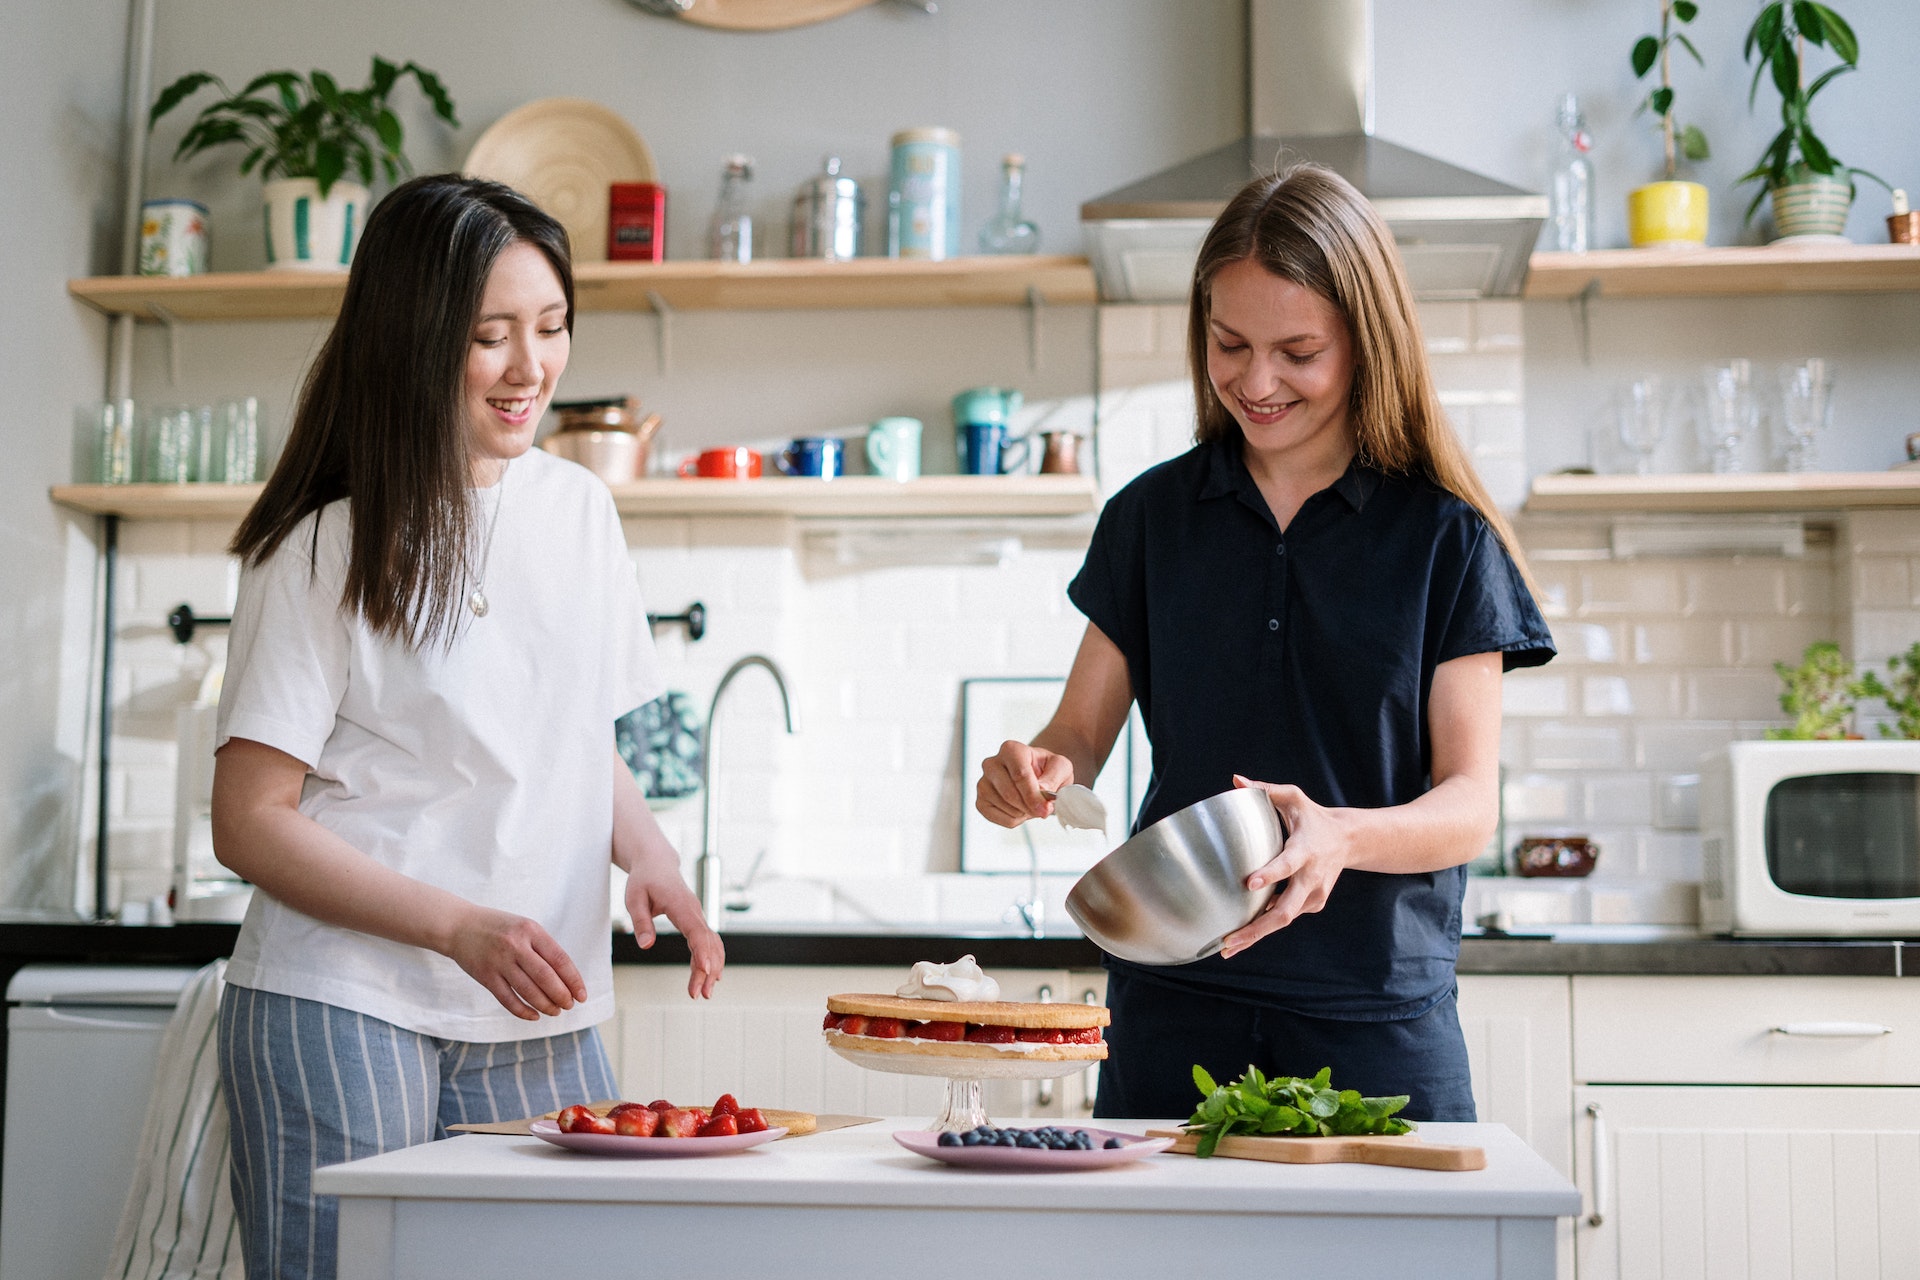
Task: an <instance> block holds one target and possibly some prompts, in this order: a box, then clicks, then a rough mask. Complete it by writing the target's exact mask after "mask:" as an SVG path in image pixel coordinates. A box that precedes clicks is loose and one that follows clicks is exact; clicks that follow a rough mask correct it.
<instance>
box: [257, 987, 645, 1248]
mask: <svg viewBox="0 0 1920 1280" xmlns="http://www.w3.org/2000/svg"><path fill="white" fill-rule="evenodd" d="M219 1054H220V1079H221V1083H222V1085H223V1086H224V1088H225V1092H226V1097H227V1111H228V1115H229V1117H230V1119H231V1122H232V1123H231V1128H232V1142H233V1177H232V1182H233V1205H234V1211H235V1213H236V1214H237V1216H238V1218H239V1221H240V1239H241V1244H242V1247H243V1249H244V1250H245V1254H246V1264H247V1276H248V1278H249V1280H333V1278H334V1273H335V1270H336V1262H337V1246H338V1239H337V1237H338V1229H339V1204H338V1202H337V1201H336V1200H335V1199H334V1198H333V1197H332V1196H324V1197H319V1198H316V1197H315V1196H314V1194H313V1171H314V1170H315V1169H318V1168H320V1167H322V1166H323V1165H330V1164H339V1163H341V1162H343V1161H347V1160H358V1159H360V1158H362V1157H364V1156H371V1155H377V1154H379V1153H380V1152H382V1151H393V1150H397V1149H398V1148H400V1147H410V1146H414V1145H416V1144H418V1143H422V1142H431V1141H433V1140H435V1139H437V1138H444V1137H446V1136H447V1126H448V1125H450V1124H469V1123H487V1122H491V1121H497V1120H512V1119H516V1118H518V1117H520V1116H537V1115H539V1114H541V1113H542V1112H546V1111H552V1110H554V1109H555V1108H557V1107H563V1106H567V1105H570V1104H572V1103H575V1102H592V1101H597V1100H599V1099H602V1098H611V1097H613V1096H614V1095H615V1093H616V1092H617V1090H616V1087H615V1085H614V1080H613V1070H612V1067H611V1066H610V1064H609V1063H608V1061H607V1054H606V1049H605V1048H604V1047H603V1046H602V1045H601V1043H600V1036H599V1033H598V1032H597V1031H595V1030H594V1029H593V1028H591V1027H588V1028H586V1029H584V1030H580V1031H573V1032H568V1033H567V1034H565V1035H558V1036H550V1037H547V1038H545V1039H538V1040H510V1041H505V1042H502V1043H498V1044H474V1043H468V1042H465V1041H459V1040H441V1039H437V1038H435V1037H433V1036H424V1035H420V1034H418V1033H417V1032H413V1031H407V1030H405V1029H404V1028H401V1027H396V1026H394V1025H393V1024H392V1023H390V1022H382V1021H381V1020H380V1019H378V1018H372V1017H368V1016H367V1015H366V1014H363V1013H356V1012H354V1011H352V1010H350V1009H341V1008H337V1007H335V1006H333V1005H327V1004H320V1003H318V1002H316V1001H313V1000H302V999H299V998H297V997H294V996H284V995H276V994H274V993H272V992H268V991H254V990H251V989H249V988H246V987H237V986H234V985H233V984H231V983H229V984H228V985H227V989H226V992H225V994H224V996H223V997H222V999H221V1003H220V1029H219Z"/></svg>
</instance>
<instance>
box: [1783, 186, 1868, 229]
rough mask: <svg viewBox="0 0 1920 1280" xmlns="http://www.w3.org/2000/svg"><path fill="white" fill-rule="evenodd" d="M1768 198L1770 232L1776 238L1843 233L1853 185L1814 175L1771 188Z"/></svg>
mask: <svg viewBox="0 0 1920 1280" xmlns="http://www.w3.org/2000/svg"><path fill="white" fill-rule="evenodd" d="M1772 196H1773V229H1774V230H1775V231H1776V232H1777V233H1779V238H1780V239H1783V240H1784V239H1786V238H1787V237H1789V236H1838V235H1843V234H1845V232H1846V229H1847V210H1848V209H1849V208H1850V207H1852V205H1853V184H1852V183H1851V182H1848V181H1847V180H1846V179H1845V178H1825V177H1818V176H1814V177H1810V178H1809V179H1808V180H1807V181H1805V182H1795V183H1791V184H1789V185H1787V186H1784V187H1775V188H1773V191H1772Z"/></svg>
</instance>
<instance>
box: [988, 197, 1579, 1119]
mask: <svg viewBox="0 0 1920 1280" xmlns="http://www.w3.org/2000/svg"><path fill="white" fill-rule="evenodd" d="M1188 345H1189V352H1190V358H1191V361H1192V371H1193V383H1194V401H1195V409H1196V417H1197V429H1196V431H1195V439H1196V443H1195V446H1194V448H1193V449H1192V450H1190V451H1189V452H1187V453H1185V454H1183V455H1181V456H1180V457H1178V458H1175V459H1173V460H1171V461H1169V462H1166V463H1163V464H1161V465H1159V466H1157V467H1154V468H1152V469H1151V470H1149V471H1147V472H1146V473H1145V474H1143V475H1141V476H1140V477H1139V478H1138V479H1136V480H1134V481H1133V482H1132V483H1131V484H1129V485H1128V486H1126V488H1124V489H1122V490H1121V491H1120V492H1119V493H1117V494H1115V495H1114V496H1113V498H1112V499H1111V500H1109V501H1108V503H1107V505H1106V509H1105V511H1104V512H1103V513H1102V514H1101V517H1100V522H1099V526H1098V527H1097V529H1096V530H1095V532H1094V535H1093V541H1092V545H1091V546H1090V547H1089V549H1088V551H1087V557H1086V562H1085V564H1084V565H1083V567H1082V568H1081V570H1080V573H1079V574H1078V576H1076V577H1075V579H1074V580H1073V582H1072V583H1071V584H1070V585H1069V587H1068V589H1067V593H1068V596H1069V598H1070V599H1071V600H1072V601H1073V603H1074V604H1075V605H1076V606H1077V607H1078V608H1079V609H1080V610H1081V611H1082V612H1083V613H1085V614H1086V615H1087V619H1088V626H1087V630H1086V634H1085V637H1084V638H1083V640H1082V642H1081V646H1080V651H1079V653H1078V655H1077V656H1076V657H1075V659H1074V663H1073V669H1072V671H1071V673H1070V674H1069V676H1068V678H1067V686H1066V690H1065V692H1064V693H1063V695H1062V697H1061V701H1060V706H1059V708H1058V710H1057V711H1056V712H1055V713H1054V716H1053V718H1052V720H1051V721H1050V722H1049V723H1048V725H1047V726H1046V728H1045V729H1043V730H1042V731H1041V732H1040V733H1039V734H1038V735H1036V736H1035V738H1034V740H1033V741H1032V742H1031V743H1022V742H1008V743H1006V744H1004V745H1003V746H1002V747H1001V749H1000V751H999V753H998V754H996V755H995V756H994V757H993V758H992V759H989V760H987V761H985V762H984V764H983V766H982V776H981V779H980V783H979V786H978V788H977V791H976V800H975V803H976V806H977V807H978V808H979V810H980V812H981V813H982V814H984V815H985V816H986V817H988V818H989V819H991V820H993V821H995V822H998V823H1000V824H1002V825H1004V826H1010V827H1011V826H1017V825H1018V824H1020V823H1022V822H1025V821H1028V820H1030V819H1033V818H1042V817H1046V816H1048V815H1050V814H1051V813H1052V812H1053V805H1052V802H1051V801H1049V800H1047V799H1046V798H1045V796H1044V795H1043V794H1042V791H1043V790H1044V791H1046V792H1056V791H1058V790H1059V789H1060V788H1061V787H1062V786H1065V785H1066V784H1067V783H1069V782H1071V781H1073V780H1075V779H1081V780H1085V781H1091V780H1092V779H1093V778H1094V777H1095V776H1097V775H1098V773H1099V772H1100V768H1101V766H1102V765H1103V764H1104V763H1105V761H1106V758H1107V755H1108V753H1109V752H1110V751H1111V750H1112V747H1113V743H1114V741H1115V739H1116V737H1117V736H1118V734H1119V732H1120V730H1121V728H1122V727H1123V726H1124V725H1125V724H1126V720H1127V715H1128V709H1129V706H1130V704H1132V703H1135V702H1137V703H1138V704H1139V706H1140V712H1141V716H1142V719H1143V721H1144V723H1145V726H1146V730H1147V735H1148V737H1149V739H1150V741H1151V743H1152V747H1153V781H1152V785H1151V786H1150V787H1149V789H1148V792H1147V795H1146V799H1145V801H1144V802H1143V804H1142V805H1141V808H1140V812H1139V815H1138V818H1137V820H1136V821H1137V826H1136V829H1138V827H1145V826H1147V825H1150V824H1151V823H1153V822H1155V821H1157V820H1159V819H1160V818H1163V817H1165V816H1167V815H1168V814H1171V813H1174V812H1176V811H1178V810H1180V809H1183V808H1185V807H1187V806H1188V805H1191V804H1195V803H1197V802H1198V801H1200V800H1203V799H1205V798H1206V797H1208V796H1210V795H1213V794H1216V793H1218V792H1220V791H1224V790H1227V789H1228V788H1230V787H1235V786H1239V787H1258V788H1260V789H1262V790H1263V791H1265V792H1266V793H1267V795H1268V796H1269V797H1270V798H1271V799H1272V801H1273V805H1274V808H1275V809H1276V810H1277V811H1278V812H1279V814H1280V818H1281V821H1282V824H1283V827H1284V829H1285V831H1286V840H1285V844H1284V847H1283V848H1282V850H1281V852H1280V855H1279V856H1278V857H1277V858H1275V859H1274V860H1273V861H1272V862H1270V863H1268V864H1267V865H1266V866H1264V867H1262V868H1260V869H1259V870H1258V871H1256V872H1254V873H1253V875H1252V876H1250V877H1249V878H1248V882H1247V883H1248V886H1249V887H1250V888H1260V887H1264V886H1267V885H1277V886H1279V888H1278V890H1277V892H1276V893H1275V894H1274V896H1273V897H1272V899H1271V901H1270V903H1269V904H1268V906H1267V907H1266V909H1265V910H1264V911H1263V912H1262V913H1261V914H1260V915H1259V916H1257V917H1256V918H1255V919H1254V920H1253V921H1252V922H1251V923H1250V924H1248V925H1246V926H1245V927H1244V928H1242V929H1240V930H1238V931H1236V932H1234V933H1233V934H1231V935H1229V936H1228V937H1227V938H1226V940H1225V942H1224V944H1223V946H1222V949H1221V951H1220V953H1219V954H1218V955H1215V956H1211V957H1208V958H1207V959H1204V960H1201V961H1198V962H1196V963H1194V964H1190V965H1184V966H1180V967H1177V968H1168V967H1156V966H1149V965H1138V964H1133V963H1129V962H1127V961H1124V960H1121V959H1119V958H1117V957H1112V956H1109V957H1108V958H1107V961H1106V967H1107V970H1108V1004H1109V1005H1110V1006H1111V1007H1112V1009H1113V1026H1112V1030H1111V1033H1110V1035H1109V1042H1110V1044H1111V1047H1112V1052H1111V1055H1110V1056H1109V1057H1108V1059H1107V1061H1106V1062H1105V1063H1104V1064H1103V1065H1102V1068H1101V1077H1100V1088H1099V1114H1101V1115H1103V1116H1113V1117H1165V1116H1182V1115H1185V1114H1187V1113H1188V1112H1189V1111H1190V1110H1192V1108H1193V1107H1194V1105H1195V1104H1196V1103H1197V1102H1198V1100H1199V1099H1198V1097H1197V1096H1196V1094H1195V1093H1194V1089H1193V1084H1192V1078H1191V1069H1192V1067H1193V1066H1194V1064H1196V1063H1198V1064H1200V1065H1202V1066H1204V1067H1206V1068H1207V1070H1208V1071H1209V1072H1210V1073H1211V1074H1212V1075H1213V1076H1214V1078H1216V1079H1231V1078H1233V1077H1235V1076H1238V1075H1239V1074H1240V1073H1241V1072H1242V1071H1244V1070H1245V1069H1246V1068H1247V1066H1248V1065H1249V1064H1251V1065H1254V1066H1258V1067H1259V1068H1260V1069H1261V1070H1262V1071H1264V1072H1266V1073H1267V1074H1269V1075H1302V1076H1304V1075H1311V1074H1313V1073H1314V1072H1316V1071H1318V1070H1319V1069H1320V1068H1322V1067H1331V1068H1332V1069H1333V1081H1334V1084H1335V1086H1336V1087H1339V1088H1351V1089H1358V1090H1360V1091H1361V1092H1362V1093H1365V1094H1370V1095H1394V1094H1401V1093H1405V1094H1409V1095H1411V1098H1412V1101H1411V1102H1410V1103H1409V1105H1408V1107H1407V1109H1406V1114H1407V1115H1408V1116H1409V1117H1411V1118H1414V1119H1425V1120H1471V1119H1472V1118H1473V1116H1474V1106H1473V1095H1472V1085H1471V1081H1470V1079H1469V1076H1468V1070H1467V1055H1466V1045H1465V1042H1464V1040H1463V1039H1462V1036H1461V1033H1460V1026H1459V1019H1458V1015H1457V1012H1456V1009H1455V1003H1454V1001H1455V980H1454V962H1455V959H1456V957H1457V956H1458V953H1459V945H1460V912H1461V900H1462V897H1463V894H1464V891H1465V883H1466V880H1465V871H1464V867H1465V864H1466V863H1467V862H1468V861H1469V860H1471V859H1472V858H1473V857H1474V856H1475V855H1476V854H1478V853H1479V852H1480V850H1481V849H1482V848H1484V847H1485V845H1486V843H1487V840H1488V838H1489V837H1490V836H1491V835H1492V833H1493V830H1494V826H1495V823H1496V821H1497V818H1498V813H1499V794H1498V792H1499V757H1500V676H1501V673H1502V671H1503V670H1507V669H1511V668H1514V667H1527V666H1536V665H1538V664H1540V663H1543V662H1546V661H1547V660H1548V659H1550V658H1551V657H1552V656H1553V653H1554V649H1553V642H1552V637H1551V636H1550V634H1549V632H1548V630H1547V626H1546V623H1545V622H1544V620H1543V619H1542V618H1541V616H1540V611H1539V609H1538V608H1537V606H1536V605H1535V603H1534V600H1533V597H1532V595H1531V593H1530V591H1529V589H1528V586H1527V582H1526V578H1525V575H1524V573H1523V571H1522V569H1521V568H1520V565H1519V563H1518V558H1517V557H1518V548H1517V546H1516V545H1515V543H1514V540H1513V535H1512V532H1511V530H1510V528H1509V526H1508V524H1507V522H1506V521H1505V519H1503V518H1502V516H1501V515H1500V513H1499V511H1498V510H1497V509H1495V507H1494V505H1493V503H1492V502H1491V500H1490V499H1489V498H1488V496H1487V493H1486V490H1485V488H1484V487H1483V486H1482V485H1481V483H1480V481H1479V479H1478V477H1477V476H1475V474H1474V471H1473V467H1472V464H1471V462H1470V461H1469V459H1468V457H1467V454H1466V451H1465V450H1464V449H1463V448H1462V446H1461V445H1460V442H1459V441H1458V439H1457V438H1456V437H1455V436H1454V434H1453V431H1452V429H1451V427H1450V426H1449V425H1448V423H1447V421H1446V418H1445V416H1444V414H1443V413H1442V412H1441V410H1440V406H1439V398H1438V396H1437V395H1436V393H1435V391H1434V387H1433V378H1432V375H1431V373H1430V371H1429V370H1428V367H1427V362H1426V355H1425V349H1424V346H1423V343H1422V340H1421V336H1420V324H1419V317H1418V315H1417V313H1416V311H1415V309H1414V304H1413V298H1412V294H1411V291H1410V290H1409V289H1408V287H1407V283H1406V278H1405V274H1404V272H1403V270H1402V268H1401V265H1400V261H1399V258H1398V256H1397V254H1396V253H1395V251H1394V248H1393V241H1392V236H1391V233H1389V232H1388V230H1387V229H1386V226H1385V224H1384V223H1382V222H1381V220H1380V218H1379V216H1378V215H1377V214H1376V213H1375V212H1374V211H1373V209H1372V208H1371V207H1370V206H1369V205H1368V204H1367V202H1366V199H1365V197H1363V196H1361V195H1360V193H1359V192H1358V191H1356V190H1355V189H1354V188H1353V187H1352V186H1351V185H1349V184H1348V183H1347V182H1346V181H1344V180H1343V179H1341V178H1340V177H1338V176H1337V175H1335V174H1333V173H1332V172H1330V171H1328V170H1326V169H1323V168H1320V167H1318V166H1314V165H1301V166H1298V167H1296V168H1293V169H1291V170H1289V171H1287V172H1286V173H1283V174H1279V175H1275V176H1271V177H1265V178H1260V179H1258V180H1256V181H1254V182H1252V183H1250V184H1249V185H1248V186H1247V187H1245V188H1244V189H1243V190H1242V191H1241V192H1240V193H1239V194H1238V195H1236V196H1235V197H1234V198H1233V200H1232V201H1231V202H1229V204H1228V205H1227V208H1226V210H1225V211H1224V212H1223V213H1222V214H1221V215H1220V217H1219V219H1218V220H1217V221H1216V222H1215V223H1214V225H1213V228H1212V229H1211V230H1210V231H1209V232H1208V234H1207V237H1206V240H1205V242H1204V243H1203V244H1202V246H1201V249H1200V255H1199V260H1198V262H1197V263H1196V265H1195V268H1194V279H1193V294H1192V302H1191V316H1190V323H1189V333H1188ZM1255 779H1258V780H1259V781H1255Z"/></svg>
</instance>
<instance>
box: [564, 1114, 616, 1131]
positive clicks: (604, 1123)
mask: <svg viewBox="0 0 1920 1280" xmlns="http://www.w3.org/2000/svg"><path fill="white" fill-rule="evenodd" d="M573 1131H574V1132H575V1133H618V1132H619V1129H618V1128H617V1127H616V1126H615V1125H614V1123H613V1121H611V1120H609V1119H607V1118H606V1117H605V1116H596V1115H594V1114H593V1113H592V1112H591V1111H589V1112H588V1113H587V1114H586V1116H585V1117H584V1118H583V1119H581V1120H580V1121H579V1123H577V1124H575V1125H574V1127H573Z"/></svg>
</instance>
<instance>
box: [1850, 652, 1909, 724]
mask: <svg viewBox="0 0 1920 1280" xmlns="http://www.w3.org/2000/svg"><path fill="white" fill-rule="evenodd" d="M1887 675H1888V679H1887V680H1885V681H1882V680H1881V679H1880V677H1879V676H1878V675H1876V674H1874V673H1873V672H1871V671H1869V672H1867V673H1866V674H1865V675H1863V676H1861V677H1860V683H1859V693H1860V696H1861V697H1863V698H1878V699H1880V700H1881V701H1882V702H1884V703H1886V704H1887V710H1889V711H1891V712H1893V715H1894V723H1892V724H1882V725H1881V726H1880V736H1881V737H1883V738H1920V644H1914V645H1911V646H1909V647H1908V649H1907V651H1906V652H1905V653H1899V654H1895V655H1894V656H1893V657H1891V658H1888V659H1887Z"/></svg>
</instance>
